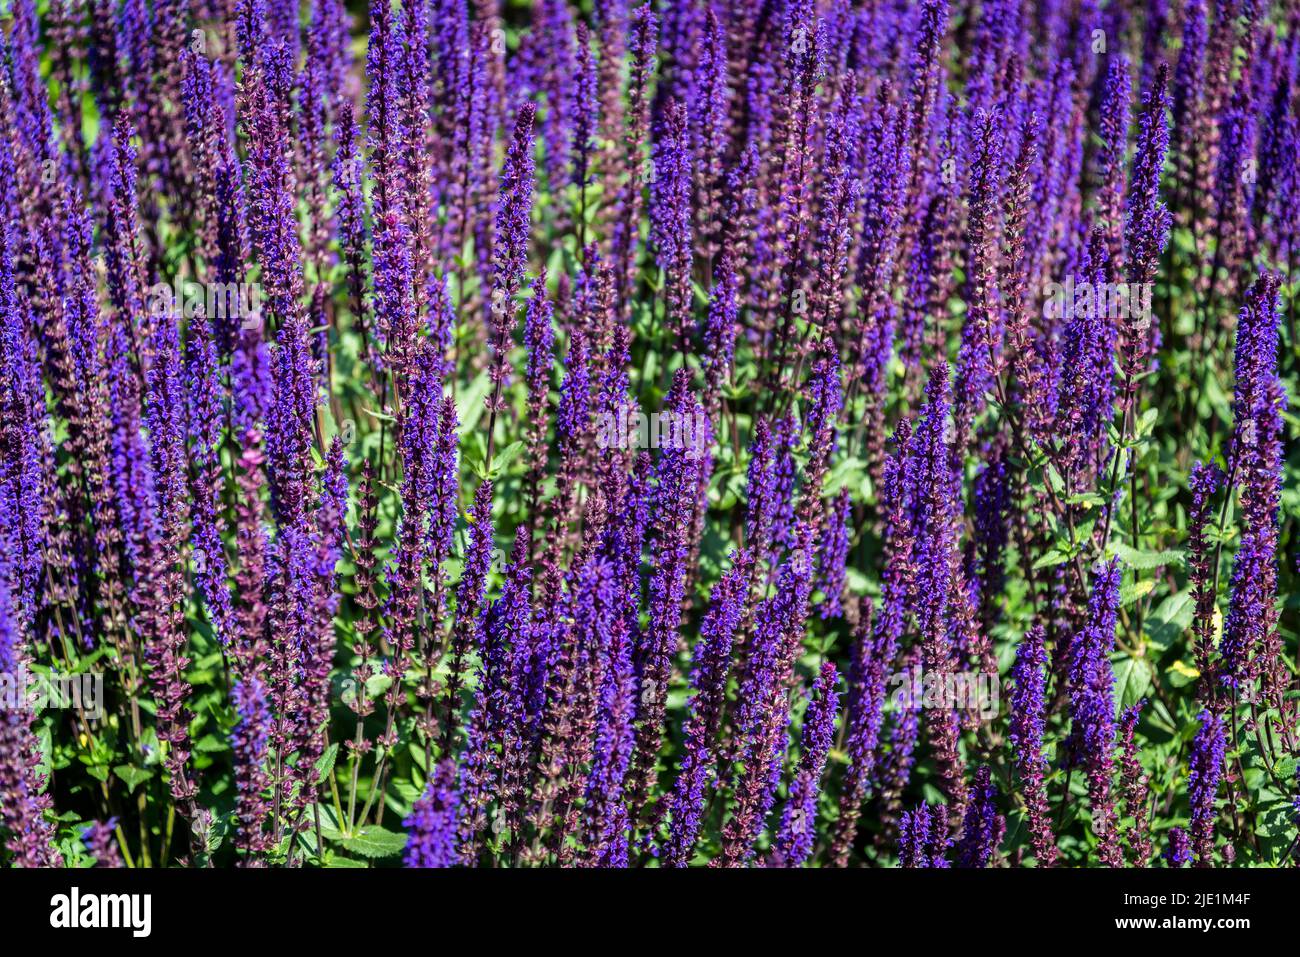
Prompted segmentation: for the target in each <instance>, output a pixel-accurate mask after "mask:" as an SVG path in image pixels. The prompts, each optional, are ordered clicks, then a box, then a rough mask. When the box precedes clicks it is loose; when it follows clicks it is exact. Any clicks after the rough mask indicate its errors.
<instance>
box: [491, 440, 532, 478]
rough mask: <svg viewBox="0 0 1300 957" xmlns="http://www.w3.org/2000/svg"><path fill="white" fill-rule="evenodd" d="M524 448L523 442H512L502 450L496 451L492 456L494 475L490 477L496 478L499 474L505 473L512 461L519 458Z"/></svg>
mask: <svg viewBox="0 0 1300 957" xmlns="http://www.w3.org/2000/svg"><path fill="white" fill-rule="evenodd" d="M523 450H524V443H523V442H511V443H510V444H509V445H507V446H506V447H505V448H504V449H501V450H500V451H498V452H497V453H495V454H494V455H493V456H492V475H491V476H490V477H491V478H496V477H497V476H498V475H501V474H502V473H504V472H505V470H506V469H507V468H508V467H509V466H510V463H511V462H513V461H514V460H515V459H516V458H518V457H519V453H520V452H522V451H523Z"/></svg>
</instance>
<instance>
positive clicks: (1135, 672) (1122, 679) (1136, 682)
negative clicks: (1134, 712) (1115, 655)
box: [1115, 656, 1151, 710]
mask: <svg viewBox="0 0 1300 957" xmlns="http://www.w3.org/2000/svg"><path fill="white" fill-rule="evenodd" d="M1150 687H1151V664H1150V662H1148V661H1147V660H1146V659H1145V658H1130V657H1127V656H1126V657H1124V658H1122V659H1121V660H1120V661H1119V662H1117V663H1116V664H1115V690H1116V693H1117V698H1118V700H1119V706H1120V709H1121V710H1123V709H1124V708H1131V707H1133V705H1135V704H1137V703H1138V702H1139V701H1141V700H1142V698H1143V697H1145V696H1146V693H1147V691H1148V690H1149V689H1150Z"/></svg>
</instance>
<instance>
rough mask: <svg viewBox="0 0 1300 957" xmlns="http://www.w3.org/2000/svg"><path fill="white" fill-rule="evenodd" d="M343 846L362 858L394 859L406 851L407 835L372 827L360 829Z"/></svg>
mask: <svg viewBox="0 0 1300 957" xmlns="http://www.w3.org/2000/svg"><path fill="white" fill-rule="evenodd" d="M343 846H344V847H345V848H346V849H347V850H349V851H351V852H352V853H354V854H360V855H361V856H362V857H372V858H381V857H393V856H394V855H396V854H400V853H402V851H403V849H405V847H406V835H405V834H401V833H398V832H396V831H387V830H385V829H384V828H382V827H377V826H374V825H370V826H367V827H363V828H359V829H358V830H357V833H356V834H354V835H352V836H351V837H349V838H345V839H344V841H343Z"/></svg>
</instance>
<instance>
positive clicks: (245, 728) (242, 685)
mask: <svg viewBox="0 0 1300 957" xmlns="http://www.w3.org/2000/svg"><path fill="white" fill-rule="evenodd" d="M232 697H233V699H234V703H235V709H236V711H237V712H238V714H239V720H238V721H237V722H236V723H235V727H234V730H233V731H232V732H231V746H232V748H233V750H234V760H235V787H236V789H237V791H238V796H237V798H236V801H235V838H234V843H235V846H236V847H237V848H239V849H240V850H242V851H244V852H245V853H246V854H247V855H248V856H247V857H245V858H244V860H243V863H244V864H245V866H249V867H256V866H260V865H261V863H262V858H263V856H264V855H265V854H266V852H267V851H269V850H270V849H271V847H272V846H273V845H274V843H275V837H274V835H272V834H271V833H270V831H269V829H268V828H267V823H268V821H269V819H270V817H271V796H270V785H271V772H270V769H269V768H268V766H267V760H268V757H269V755H270V741H271V721H272V718H271V708H270V704H269V702H268V701H267V695H266V687H265V686H264V685H263V684H262V681H261V679H260V678H258V677H256V676H253V677H251V678H249V679H247V680H245V681H239V682H236V683H235V687H234V689H233V690H232Z"/></svg>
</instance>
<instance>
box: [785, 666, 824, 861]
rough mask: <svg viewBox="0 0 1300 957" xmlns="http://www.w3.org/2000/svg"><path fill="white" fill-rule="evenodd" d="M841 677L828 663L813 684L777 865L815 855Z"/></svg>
mask: <svg viewBox="0 0 1300 957" xmlns="http://www.w3.org/2000/svg"><path fill="white" fill-rule="evenodd" d="M839 677H840V676H839V672H837V671H836V670H835V665H834V664H832V663H831V662H829V661H828V662H826V663H824V664H823V665H822V669H821V672H820V673H819V674H818V675H817V680H816V682H814V684H813V689H812V692H811V695H810V697H809V702H808V710H807V711H806V712H805V713H804V719H803V732H802V744H801V747H800V754H799V765H798V767H797V768H796V769H795V772H794V780H793V781H792V782H791V784H790V797H789V799H788V800H787V801H786V805H785V810H784V811H783V812H782V814H781V825H780V828H779V829H778V830H777V833H776V838H775V840H774V841H773V842H772V857H771V863H772V864H773V865H776V866H780V867H799V866H801V865H802V864H803V863H804V862H805V861H806V860H807V859H808V857H809V855H811V854H812V850H813V842H814V838H815V835H816V830H817V798H818V796H819V795H820V794H821V780H822V772H823V770H824V769H825V767H826V755H827V754H828V753H829V752H830V748H831V741H832V739H833V738H834V737H835V714H836V712H837V711H838V710H839V694H838V693H837V691H836V687H835V686H836V685H837V684H838V683H839Z"/></svg>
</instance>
